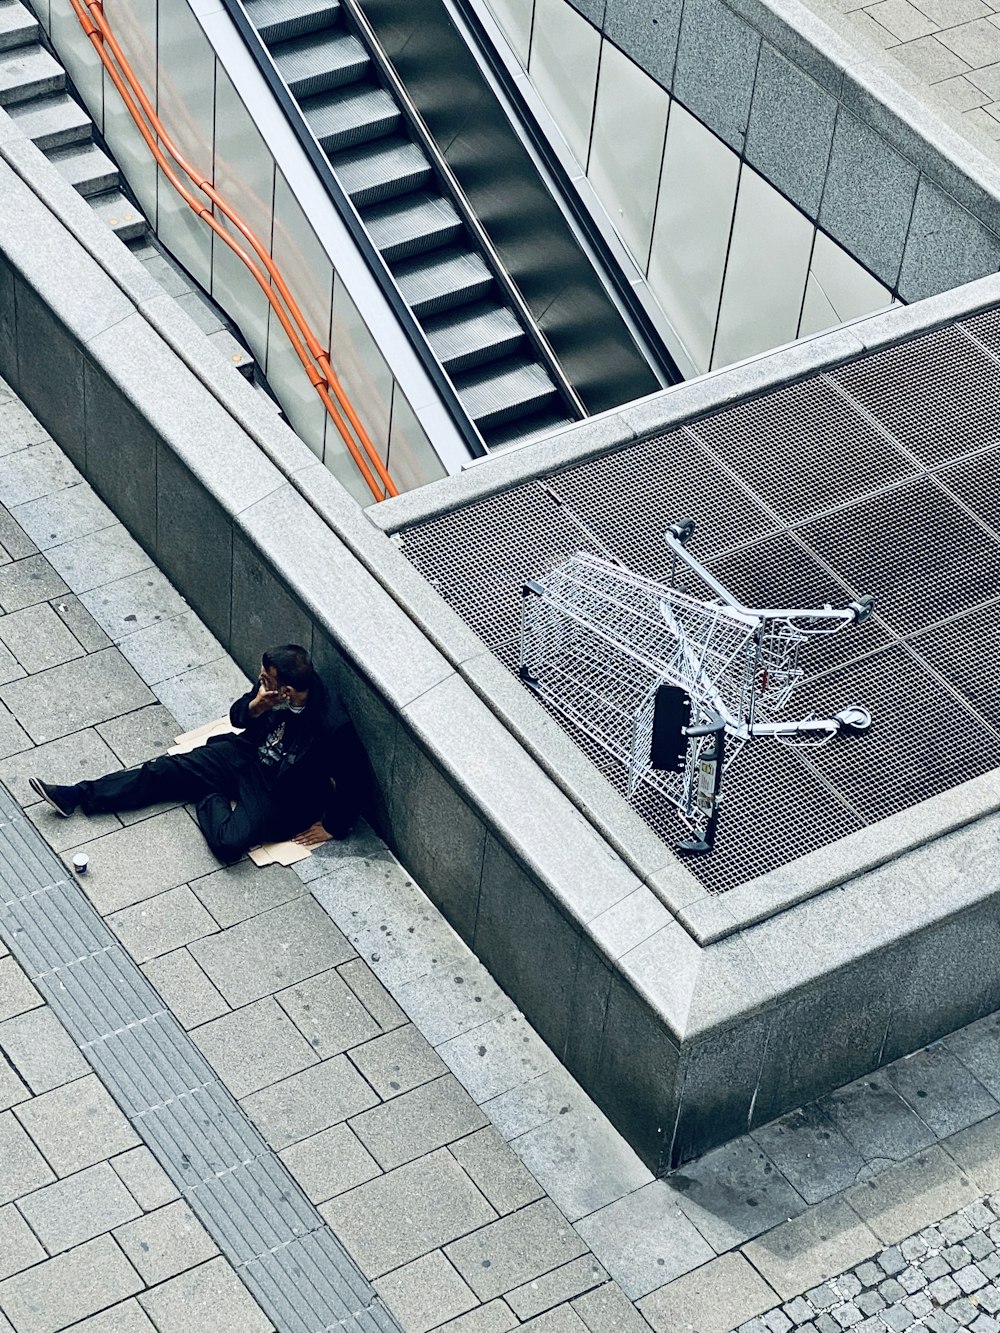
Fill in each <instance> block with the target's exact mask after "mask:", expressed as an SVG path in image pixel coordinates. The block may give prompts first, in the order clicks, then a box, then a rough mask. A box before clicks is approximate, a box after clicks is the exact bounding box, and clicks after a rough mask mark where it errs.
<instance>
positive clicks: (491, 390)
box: [455, 357, 559, 431]
mask: <svg viewBox="0 0 1000 1333" xmlns="http://www.w3.org/2000/svg"><path fill="white" fill-rule="evenodd" d="M455 388H456V389H457V390H458V395H459V397H460V398H461V400H462V402H463V404H464V405H465V409H466V411H467V412H468V413H469V416H470V417H472V419H473V421H474V422H475V423H476V425H477V426H478V427H479V429H480V430H481V431H486V430H490V429H492V428H493V427H494V426H500V425H503V424H504V423H506V422H509V421H515V420H517V419H518V418H520V417H526V416H528V415H529V414H530V413H532V412H541V411H544V410H545V409H547V408H551V407H554V406H555V405H556V404H557V403H558V401H559V392H558V390H557V389H556V386H555V385H554V384H553V383H552V380H551V379H550V377H549V373H548V371H547V370H546V369H545V368H544V366H540V365H539V364H538V363H537V362H535V361H524V360H522V359H520V358H518V357H511V358H510V359H509V360H507V361H503V362H501V363H499V364H497V365H490V366H487V367H486V368H485V369H479V370H476V371H474V372H472V373H471V374H469V375H465V376H462V377H461V378H460V379H457V380H456V381H455Z"/></svg>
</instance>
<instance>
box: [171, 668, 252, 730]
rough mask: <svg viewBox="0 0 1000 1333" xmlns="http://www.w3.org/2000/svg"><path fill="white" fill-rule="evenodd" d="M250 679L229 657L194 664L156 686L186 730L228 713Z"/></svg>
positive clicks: (244, 692) (245, 690) (248, 685)
mask: <svg viewBox="0 0 1000 1333" xmlns="http://www.w3.org/2000/svg"><path fill="white" fill-rule="evenodd" d="M249 687H250V682H249V681H248V680H247V678H246V676H244V674H243V672H242V671H240V670H239V668H238V667H237V666H236V665H235V663H233V662H232V661H231V660H230V659H229V658H228V657H220V658H219V659H218V660H217V661H215V662H207V663H206V664H205V665H204V666H199V667H195V668H194V670H193V671H185V672H183V673H182V674H181V675H179V676H171V678H170V679H169V680H163V681H160V683H159V684H158V685H157V687H156V693H157V694H158V695H159V698H160V702H161V703H162V704H165V705H166V706H167V708H169V709H170V711H171V713H173V715H174V717H175V718H176V719H177V721H178V722H179V723H180V724H181V726H182V727H184V728H185V729H187V728H190V727H198V726H201V724H202V723H203V722H212V721H214V720H215V718H217V717H222V716H224V715H225V714H227V713H228V712H229V706H230V704H231V703H232V702H233V700H234V699H238V698H239V697H240V695H242V694H246V692H247V690H248V689H249Z"/></svg>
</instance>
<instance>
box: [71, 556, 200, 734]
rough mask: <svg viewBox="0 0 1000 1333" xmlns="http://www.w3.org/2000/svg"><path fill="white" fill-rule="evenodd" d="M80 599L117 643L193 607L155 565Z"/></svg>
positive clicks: (107, 583)
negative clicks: (190, 606)
mask: <svg viewBox="0 0 1000 1333" xmlns="http://www.w3.org/2000/svg"><path fill="white" fill-rule="evenodd" d="M80 601H81V602H82V603H83V605H84V606H85V607H86V608H87V610H88V611H89V612H90V614H91V615H92V616H93V617H94V619H95V620H96V621H97V623H98V625H100V626H101V628H102V629H103V630H104V631H105V632H106V633H108V634H109V635H110V636H111V638H112V639H113V640H114V641H115V642H116V643H117V642H118V640H119V639H122V638H124V637H125V636H126V635H127V634H135V633H136V632H137V631H138V630H141V629H146V628H148V627H149V626H150V625H156V624H159V623H160V622H161V621H164V620H169V619H171V617H173V616H179V615H183V614H184V612H185V611H188V610H189V609H190V608H189V607H188V604H187V602H185V600H184V598H183V597H182V596H181V595H180V593H179V592H178V591H177V590H176V588H174V586H173V584H172V583H171V582H170V580H169V579H167V578H166V577H165V575H163V574H161V573H160V571H159V570H158V569H154V568H149V569H141V570H139V571H138V573H135V574H129V575H126V576H125V577H124V578H117V579H114V580H112V581H110V582H105V583H104V584H102V585H101V586H100V587H97V588H92V589H91V590H90V591H89V592H85V593H82V594H81V597H80ZM205 720H206V721H207V720H208V719H205Z"/></svg>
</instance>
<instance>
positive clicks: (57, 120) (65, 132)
mask: <svg viewBox="0 0 1000 1333" xmlns="http://www.w3.org/2000/svg"><path fill="white" fill-rule="evenodd" d="M9 114H10V117H11V119H12V120H15V121H17V127H18V129H19V130H20V131H21V132H22V134H26V135H27V136H28V138H29V139H30V140H31V141H32V143H34V144H35V145H36V146H37V147H38V148H40V149H41V150H42V152H45V153H47V152H49V151H50V149H53V148H65V147H66V146H67V145H68V144H72V143H80V142H81V141H85V140H88V139H89V138H90V137H91V134H92V133H93V129H94V126H93V122H92V121H91V119H90V117H89V116H88V115H87V113H86V111H84V109H83V107H82V106H81V105H80V103H79V102H76V101H74V100H73V98H72V97H70V95H69V94H68V93H53V94H52V95H51V96H50V97H39V98H36V99H34V100H32V101H30V102H15V104H14V105H13V106H12V107H11V108H10V112H9Z"/></svg>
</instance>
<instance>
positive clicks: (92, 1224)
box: [17, 1162, 141, 1254]
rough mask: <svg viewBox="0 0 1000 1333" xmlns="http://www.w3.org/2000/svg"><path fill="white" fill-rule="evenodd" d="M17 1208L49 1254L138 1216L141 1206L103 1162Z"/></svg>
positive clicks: (43, 1191) (38, 1191) (67, 1248)
mask: <svg viewBox="0 0 1000 1333" xmlns="http://www.w3.org/2000/svg"><path fill="white" fill-rule="evenodd" d="M17 1206H18V1208H19V1209H20V1211H21V1212H22V1214H23V1215H24V1217H25V1219H26V1220H27V1221H28V1223H29V1225H30V1226H31V1229H32V1231H34V1233H35V1235H36V1236H38V1238H39V1239H40V1240H41V1242H42V1244H43V1245H44V1246H45V1248H46V1249H47V1250H48V1252H49V1253H50V1254H59V1253H61V1252H62V1251H63V1250H69V1249H72V1248H73V1246H74V1245H79V1244H80V1243H81V1242H82V1241H85V1240H90V1239H92V1237H94V1236H99V1235H100V1234H101V1233H102V1232H104V1231H110V1230H111V1229H112V1228H113V1227H117V1226H120V1225H121V1224H122V1223H123V1222H129V1221H131V1220H132V1219H133V1218H136V1217H139V1216H141V1209H140V1208H139V1205H138V1204H137V1203H136V1201H135V1200H134V1199H133V1198H132V1196H131V1194H129V1192H128V1190H127V1189H126V1188H125V1186H124V1185H123V1184H122V1182H121V1180H120V1179H119V1178H118V1176H116V1175H115V1173H114V1171H112V1169H111V1167H110V1166H109V1165H108V1163H107V1162H100V1163H98V1164H97V1165H96V1166H91V1167H88V1168H87V1169H86V1170H85V1171H78V1172H76V1173H75V1174H74V1175H72V1176H69V1177H67V1178H66V1179H65V1180H58V1181H56V1183H55V1184H53V1185H47V1186H46V1187H45V1188H44V1189H40V1190H36V1191H35V1193H34V1194H30V1195H29V1196H28V1197H27V1198H24V1199H21V1200H20V1201H19V1202H18V1205H17Z"/></svg>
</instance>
